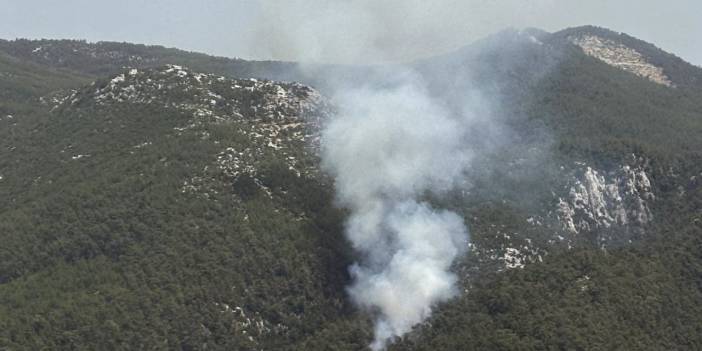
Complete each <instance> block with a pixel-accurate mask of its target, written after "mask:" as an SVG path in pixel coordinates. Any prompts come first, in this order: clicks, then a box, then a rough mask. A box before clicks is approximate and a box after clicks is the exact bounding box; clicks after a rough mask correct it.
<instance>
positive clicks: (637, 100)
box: [0, 27, 702, 350]
mask: <svg viewBox="0 0 702 351" xmlns="http://www.w3.org/2000/svg"><path fill="white" fill-rule="evenodd" d="M579 36H583V37H585V38H587V41H583V40H579V39H578V38H580V37H579ZM592 38H595V39H592ZM579 43H580V44H582V43H586V44H588V43H596V44H597V45H599V46H597V47H596V48H595V49H598V50H601V46H602V45H605V46H607V45H609V48H611V49H612V50H614V51H616V50H619V51H622V50H624V51H622V52H626V53H633V54H632V55H634V56H633V57H635V58H636V59H637V60H644V61H645V62H646V63H647V64H650V65H651V66H652V67H654V69H655V72H656V73H657V74H660V75H662V76H664V77H665V79H667V80H660V81H659V82H656V81H654V80H652V79H650V77H649V76H643V75H640V74H637V72H632V71H627V70H625V69H621V67H618V66H617V65H616V62H614V64H613V63H612V62H607V61H605V60H603V59H602V56H599V57H598V56H597V55H595V54H596V53H597V52H596V51H593V52H595V54H593V52H590V53H589V54H588V53H587V52H586V51H587V49H588V47H582V46H580V44H579ZM612 43H614V44H612ZM583 45H584V44H583ZM588 45H589V44H588ZM620 46H621V47H620ZM622 48H624V49H622ZM605 49H608V47H605ZM412 67H413V69H415V70H416V71H417V72H418V74H420V75H422V76H424V77H425V78H426V79H427V81H428V82H429V84H428V85H429V89H430V90H433V91H440V90H449V91H452V92H455V93H454V94H449V95H444V96H448V98H447V101H445V103H446V105H447V106H450V107H455V108H456V109H459V108H460V106H461V104H462V103H464V101H465V99H467V97H468V95H469V91H468V89H475V90H478V91H479V93H480V94H481V95H482V96H489V97H490V101H491V104H493V105H494V106H493V112H492V115H491V116H492V118H494V119H496V120H499V121H500V123H501V125H503V126H504V129H503V130H502V133H503V134H500V137H501V138H504V139H505V140H509V142H507V143H502V144H500V145H499V147H492V146H491V144H490V142H489V141H490V140H489V138H486V140H485V152H484V153H483V154H481V155H480V157H478V158H477V159H476V167H475V168H474V170H472V171H471V172H472V173H471V174H470V179H471V184H467V185H466V186H465V188H462V189H456V190H455V191H453V192H451V193H450V194H449V196H448V197H446V198H440V199H439V198H437V199H433V198H430V199H428V200H430V201H433V202H436V203H441V204H442V205H444V206H446V207H448V208H451V209H452V210H455V211H456V212H457V213H459V214H461V215H462V216H463V219H464V220H465V221H466V223H467V224H468V226H469V228H470V231H471V245H470V247H469V248H467V251H468V254H467V255H466V256H465V257H464V258H463V260H462V261H461V262H460V263H459V264H457V265H456V267H454V270H455V271H456V272H458V274H459V275H460V277H461V288H462V290H463V291H462V293H461V295H460V296H459V297H457V298H456V299H454V300H451V301H450V302H448V303H445V304H443V305H441V306H438V307H437V309H436V311H435V313H434V315H433V316H432V317H431V318H430V319H429V320H428V321H427V322H426V323H424V324H422V325H420V326H419V327H417V328H416V330H415V331H413V332H412V333H410V334H408V335H407V336H406V337H405V338H403V339H402V340H399V341H398V342H397V343H395V344H393V345H392V346H391V347H390V349H391V350H542V349H575V350H585V349H627V350H661V349H679V350H688V349H689V350H696V349H700V348H702V317H700V316H702V278H701V277H702V236H701V234H702V166H700V165H702V90H700V79H699V77H702V69H700V68H698V67H695V66H692V65H689V64H687V63H685V62H684V61H682V60H681V59H679V58H677V57H675V56H673V55H670V54H668V53H665V52H663V51H661V50H659V49H657V48H655V47H654V46H653V45H651V44H648V43H645V42H643V41H640V40H638V39H635V38H632V37H629V36H626V35H623V34H621V35H620V34H616V33H613V32H610V31H608V30H605V29H601V28H594V27H581V28H573V29H568V30H565V31H562V32H558V33H553V34H550V33H546V32H542V31H538V30H528V31H521V32H517V31H506V32H503V33H499V34H497V35H495V36H492V37H488V38H486V39H484V40H482V41H480V42H477V43H475V44H473V45H470V46H468V47H466V48H464V49H462V50H459V51H457V52H455V53H452V54H449V55H445V56H441V57H436V58H431V59H427V60H423V61H420V62H416V63H413V64H412ZM458 71H465V72H466V73H467V74H468V75H469V76H470V77H471V80H470V85H468V84H466V83H465V82H463V81H458V80H457V79H456V77H459V76H460V77H463V75H457V74H455V72H458ZM314 72H316V73H317V74H324V75H328V77H327V76H325V77H320V76H315V77H308V76H304V75H303V74H302V73H301V71H299V70H298V69H297V67H296V64H292V63H279V62H249V61H244V60H238V59H234V60H233V59H226V58H216V57H210V56H207V55H203V54H196V53H188V52H183V51H179V50H175V49H165V48H162V47H150V46H142V45H133V44H118V43H98V44H90V43H86V42H81V41H49V40H42V41H30V40H18V41H0V243H2V244H1V245H0V350H37V349H50V350H54V349H58V350H95V349H106V350H131V349H159V350H161V349H163V350H172V349H177V350H205V349H207V350H262V349H263V350H364V349H366V348H367V345H368V343H369V342H370V341H371V339H372V337H373V335H372V334H373V330H372V320H371V316H370V315H368V314H367V313H365V312H364V311H359V310H357V309H356V308H355V307H354V306H353V305H352V304H351V303H350V302H349V300H348V298H347V295H346V291H345V287H346V286H347V285H348V283H349V279H350V278H349V273H348V266H349V264H350V263H351V262H352V261H354V258H355V256H354V255H356V253H355V252H354V251H353V250H352V249H351V248H350V246H349V244H348V243H347V242H346V240H345V239H344V236H343V223H344V219H345V218H346V217H347V215H348V214H347V213H346V212H345V211H343V210H341V209H339V208H338V207H337V206H336V203H335V201H334V195H333V194H334V192H333V189H334V188H333V186H334V185H333V182H332V181H331V180H330V179H329V178H328V177H327V175H325V174H324V173H323V172H321V171H320V168H319V155H318V147H319V128H320V126H321V125H323V123H324V121H325V119H326V118H328V116H329V115H330V114H333V113H334V106H332V105H331V102H330V101H329V100H328V97H327V96H325V95H326V94H327V93H328V92H329V91H328V90H327V87H326V86H325V85H324V84H322V83H319V82H323V81H324V80H325V79H337V80H338V79H347V78H348V79H349V80H350V81H349V82H348V84H359V83H362V82H363V80H364V78H363V77H364V76H365V75H367V74H377V72H378V70H377V68H368V67H342V66H324V67H317V69H316V70H314ZM446 72H449V73H450V74H446ZM251 77H256V78H257V79H252V78H251ZM261 78H275V79H281V80H302V81H303V82H302V83H304V84H311V85H313V86H314V87H311V86H308V85H304V84H301V83H293V82H280V81H269V80H265V79H261ZM351 78H353V79H351ZM351 80H353V81H351ZM661 81H662V82H668V81H669V82H670V84H668V85H666V84H661V83H660V82H661ZM317 83H319V84H317ZM475 133H476V136H480V135H481V134H482V135H488V133H485V131H481V130H476V131H475ZM489 135H490V137H492V134H489Z"/></svg>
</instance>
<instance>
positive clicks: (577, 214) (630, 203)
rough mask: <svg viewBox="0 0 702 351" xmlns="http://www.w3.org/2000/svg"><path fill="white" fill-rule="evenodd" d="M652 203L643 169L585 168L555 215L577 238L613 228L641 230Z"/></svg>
mask: <svg viewBox="0 0 702 351" xmlns="http://www.w3.org/2000/svg"><path fill="white" fill-rule="evenodd" d="M654 199H655V195H654V194H653V192H652V188H651V181H650V179H649V176H648V174H647V173H646V171H645V169H644V166H643V165H639V166H634V167H632V166H629V165H624V166H621V167H620V168H619V169H617V170H615V171H613V172H609V173H606V172H603V171H598V170H595V169H593V168H591V167H587V166H586V167H585V168H584V170H582V173H581V175H580V176H579V177H577V178H576V179H575V181H574V182H573V184H572V185H571V186H570V189H569V191H568V195H567V196H566V197H565V198H563V197H561V198H559V199H558V208H557V211H556V212H557V215H558V219H559V220H560V223H561V224H562V226H563V229H565V231H566V232H569V233H572V234H578V233H581V232H590V231H594V230H602V229H608V228H611V227H614V226H620V227H627V228H629V229H634V230H637V229H642V228H643V227H644V226H645V225H646V224H648V223H649V222H650V221H651V220H652V218H653V216H652V214H651V210H650V207H649V203H650V202H651V201H653V200H654Z"/></svg>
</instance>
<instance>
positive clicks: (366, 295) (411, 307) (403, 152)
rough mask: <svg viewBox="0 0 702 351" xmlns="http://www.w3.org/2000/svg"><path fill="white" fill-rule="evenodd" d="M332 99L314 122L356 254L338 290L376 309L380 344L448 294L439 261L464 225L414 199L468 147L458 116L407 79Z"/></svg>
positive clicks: (452, 254) (450, 285) (446, 176)
mask: <svg viewBox="0 0 702 351" xmlns="http://www.w3.org/2000/svg"><path fill="white" fill-rule="evenodd" d="M403 80H407V79H403ZM335 100H336V104H337V105H338V106H339V109H340V111H339V113H338V114H337V115H336V117H334V119H333V120H332V121H330V122H329V124H328V125H327V127H326V128H325V130H324V131H323V136H322V158H323V167H324V168H325V169H326V170H327V171H328V172H329V173H331V174H332V175H333V176H334V177H335V180H336V189H337V192H338V199H339V201H340V203H341V204H342V205H343V206H345V207H347V208H349V209H350V210H351V215H350V218H349V219H348V222H347V225H346V233H347V236H348V238H349V240H350V242H351V243H352V245H353V247H354V249H356V250H357V251H358V252H359V253H360V254H361V256H362V259H361V261H360V262H358V263H356V264H354V265H353V266H352V267H351V268H350V271H351V275H352V278H353V283H352V285H351V286H350V287H349V288H348V291H349V294H350V296H351V298H352V299H353V300H354V301H355V302H356V303H357V304H358V305H359V306H361V307H363V308H367V309H368V310H370V311H373V312H374V313H375V314H376V315H377V320H376V324H375V341H374V342H373V343H372V345H371V348H372V349H374V350H381V349H384V348H385V346H386V343H387V342H388V341H390V340H392V339H393V338H395V337H397V336H401V335H403V334H405V333H407V332H408V331H410V330H411V328H412V327H413V326H415V325H416V324H418V323H420V322H422V321H423V320H424V319H425V318H427V317H428V316H429V315H430V313H431V310H432V307H433V306H434V305H435V304H436V303H439V302H442V301H446V300H448V299H450V298H451V297H453V296H455V295H456V294H457V291H456V289H455V283H456V280H457V278H456V276H455V275H454V274H452V273H450V271H449V268H450V267H451V265H452V263H453V262H454V260H455V259H456V257H458V256H459V255H460V254H461V253H462V252H463V250H464V248H465V247H467V240H468V234H467V230H466V227H465V225H464V223H463V220H462V219H461V218H460V217H459V216H458V215H456V214H455V213H452V212H449V211H446V210H438V209H435V208H432V206H431V205H430V204H428V203H426V202H422V201H421V200H420V198H421V197H422V195H423V194H425V193H426V192H433V193H437V194H440V193H441V192H444V191H446V190H449V189H450V188H451V187H452V186H453V185H454V182H455V181H456V180H457V179H460V178H461V175H462V173H463V171H464V169H465V167H466V166H467V165H468V161H469V160H470V155H469V152H467V150H465V149H464V147H465V142H464V141H463V138H462V137H463V135H464V134H463V128H462V125H461V123H460V121H458V120H455V119H452V118H451V117H450V116H449V114H448V112H447V111H445V110H444V109H443V108H442V107H441V106H440V105H439V104H437V103H435V102H434V101H432V100H431V99H430V98H429V97H428V94H427V92H426V91H424V90H423V88H422V87H421V86H419V85H418V83H415V81H413V80H409V81H405V82H401V83H399V84H394V85H393V86H391V87H384V88H360V89H354V90H352V91H350V92H346V93H343V94H342V95H339V96H337V97H336V99H335Z"/></svg>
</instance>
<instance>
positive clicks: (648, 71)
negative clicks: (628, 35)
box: [568, 35, 673, 87]
mask: <svg viewBox="0 0 702 351" xmlns="http://www.w3.org/2000/svg"><path fill="white" fill-rule="evenodd" d="M568 39H569V40H570V42H572V43H573V44H575V45H577V46H579V47H580V48H582V49H583V52H585V54H587V55H589V56H592V57H595V58H597V59H600V60H602V61H604V62H605V63H607V64H609V65H611V66H614V67H617V68H620V69H622V70H625V71H627V72H631V73H633V74H636V75H638V76H641V77H644V78H648V79H649V80H651V81H652V82H655V83H658V84H662V85H665V86H668V87H672V86H673V83H672V82H671V81H670V79H669V78H668V76H666V75H665V73H664V72H663V69H662V68H660V67H657V66H655V65H653V64H651V63H650V62H648V61H646V58H645V57H644V56H643V55H642V54H641V53H639V52H638V51H636V50H634V49H632V48H629V47H627V46H624V45H622V44H620V43H617V42H616V41H613V40H610V39H605V38H601V37H598V36H595V35H580V36H571V37H569V38H568Z"/></svg>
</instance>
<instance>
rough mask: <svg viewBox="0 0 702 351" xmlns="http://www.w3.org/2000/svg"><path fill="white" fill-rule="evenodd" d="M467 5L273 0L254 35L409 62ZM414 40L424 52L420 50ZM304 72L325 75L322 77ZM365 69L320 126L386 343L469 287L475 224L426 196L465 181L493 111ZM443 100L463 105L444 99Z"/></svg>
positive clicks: (289, 47)
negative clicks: (455, 268)
mask: <svg viewBox="0 0 702 351" xmlns="http://www.w3.org/2000/svg"><path fill="white" fill-rule="evenodd" d="M510 1H516V0H510ZM543 1H550V0H543ZM449 2H450V4H455V5H456V6H458V5H460V6H459V7H460V8H465V7H466V5H465V4H463V3H462V2H460V1H457V0H450V1H448V2H447V3H445V4H444V5H447V4H448V3H449ZM475 2H476V1H471V3H475ZM450 4H449V5H450ZM461 4H463V5H461ZM491 11H492V10H491V7H490V6H488V8H486V9H484V10H483V12H485V13H490V12H491ZM457 12H460V11H456V10H455V7H454V6H436V5H435V4H434V3H431V2H426V1H420V0H388V1H382V2H378V1H373V0H350V1H333V0H332V1H326V0H314V1H309V0H304V1H303V0H290V1H285V2H280V1H275V2H274V1H270V2H263V6H262V9H261V16H262V17H261V18H260V19H259V20H258V21H256V22H257V23H259V28H255V29H254V30H253V32H255V33H257V36H256V38H255V40H253V41H254V47H256V48H257V49H258V50H260V51H262V52H264V51H267V54H269V55H271V56H272V57H275V58H289V57H294V58H297V59H300V60H303V61H306V62H320V61H326V62H344V63H367V62H369V61H375V62H388V61H409V60H411V59H412V58H414V57H417V56H418V54H421V53H422V52H427V51H428V52H435V51H436V50H434V49H433V48H432V45H434V44H440V45H441V46H442V47H443V48H445V47H446V45H447V43H446V42H440V40H437V39H440V38H441V35H442V34H443V35H446V34H449V33H452V31H450V30H446V27H445V26H444V25H445V24H447V23H450V22H454V23H453V25H455V24H456V23H458V22H457V20H458V19H457V17H456V16H455V15H456V13H457ZM472 13H473V14H474V16H475V17H476V18H482V17H484V16H481V15H480V12H479V11H474V12H472ZM461 23H463V22H461ZM469 27H470V25H469V24H466V26H462V27H461V28H469ZM410 40H411V41H412V42H414V43H415V44H418V45H419V46H421V48H420V50H414V49H412V48H410V46H411V45H409V46H408V45H407V44H408V43H409V41H410ZM463 42H465V41H463ZM415 49H416V48H415ZM303 69H307V72H306V73H307V74H309V75H311V76H313V78H315V79H316V80H320V77H319V75H320V74H322V73H320V72H318V71H315V69H310V68H309V67H303ZM369 71H370V72H369ZM363 72H366V74H367V75H364V76H363V77H356V76H348V75H343V74H342V75H340V76H336V77H327V78H328V79H327V81H325V85H326V86H327V87H328V88H329V87H331V90H332V91H331V95H333V96H332V97H333V102H334V105H335V106H336V107H337V108H338V113H337V114H336V115H335V116H334V117H332V119H331V120H329V121H327V122H326V123H325V127H324V130H323V131H322V166H323V168H324V169H325V170H326V171H327V172H328V173H329V174H331V175H332V176H333V177H334V179H335V186H336V190H337V198H338V201H339V204H340V205H341V206H343V207H345V208H347V209H349V210H350V216H349V218H348V220H347V223H346V227H345V229H346V234H347V237H348V239H349V241H350V242H351V244H352V245H353V248H354V249H355V250H356V252H357V253H358V254H359V258H358V262H357V263H355V264H354V265H353V266H352V267H351V268H350V273H351V277H352V279H353V282H352V283H351V286H349V287H348V293H349V295H350V297H351V299H352V300H353V301H354V302H355V303H356V304H357V305H358V306H359V307H361V308H364V309H367V310H368V311H370V312H371V313H372V314H373V315H374V316H375V318H376V323H375V340H374V341H373V343H372V344H371V348H372V349H374V350H381V349H384V348H385V347H386V345H387V343H388V342H391V341H392V340H393V339H395V338H397V337H400V336H402V335H404V334H405V333H407V332H409V331H410V330H411V329H412V328H413V327H414V326H416V325H417V324H419V323H421V322H422V321H424V320H425V319H426V318H427V317H429V316H430V314H431V312H432V309H433V308H435V307H436V305H437V304H439V303H441V302H444V301H447V300H449V299H451V298H452V297H455V296H456V295H457V294H458V292H459V291H458V289H457V287H456V283H457V281H458V277H457V276H456V275H455V274H453V273H452V272H451V267H452V265H453V264H454V263H455V261H456V259H457V258H458V257H459V256H460V255H461V254H462V253H463V252H464V250H465V249H466V248H467V247H468V230H467V228H466V226H465V224H464V222H463V219H462V218H461V217H460V216H459V215H457V214H456V213H452V212H450V211H447V210H442V209H437V208H434V207H433V206H432V204H430V203H429V202H427V201H425V199H426V198H427V195H432V196H440V195H442V194H444V193H446V192H448V191H450V190H452V189H455V187H456V185H457V182H458V181H460V180H463V179H464V175H465V172H466V170H467V168H468V166H469V165H470V163H471V160H472V158H473V155H472V151H471V148H470V147H469V145H475V143H473V142H472V141H471V140H472V139H470V138H469V135H471V133H470V132H475V129H476V125H477V124H480V123H482V125H487V124H489V123H485V118H484V115H483V114H476V113H468V112H466V111H478V110H481V109H482V108H483V107H484V106H482V101H480V102H479V103H478V106H475V108H474V107H473V106H469V107H470V108H465V106H458V108H456V107H457V106H455V101H460V103H459V105H462V104H464V103H467V104H470V103H471V102H475V101H476V100H475V96H474V94H473V93H470V92H468V91H467V90H465V91H464V90H462V91H461V92H460V93H459V92H437V91H432V92H431V93H432V94H430V92H429V91H428V90H427V88H426V84H425V83H426V82H423V81H422V79H421V75H420V74H415V73H414V72H413V69H411V68H407V67H406V66H403V67H398V66H383V67H374V69H372V70H371V69H367V70H365V71H363ZM432 73H437V72H432ZM438 73H441V74H440V76H441V77H443V76H444V75H445V76H447V77H449V76H451V74H453V75H454V76H452V77H451V78H452V79H453V80H454V82H453V83H452V84H447V85H446V86H447V87H449V86H450V87H453V88H455V89H465V88H469V87H470V83H469V82H466V80H465V79H463V78H461V77H458V76H457V75H462V74H463V73H465V72H450V73H449V72H438ZM425 74H426V72H425ZM364 79H365V80H368V81H366V82H364V84H359V81H363V80H364ZM359 85H360V87H359ZM326 92H327V93H330V91H326ZM442 95H444V96H443V97H446V95H450V96H451V97H452V98H454V104H452V105H451V106H448V105H445V104H446V101H445V100H443V99H442V100H438V99H437V97H441V96H442ZM456 97H459V98H458V99H455V98H456ZM481 130H482V131H484V132H487V131H488V130H489V128H481ZM481 137H483V138H484V137H485V136H481ZM467 138H468V139H467Z"/></svg>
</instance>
